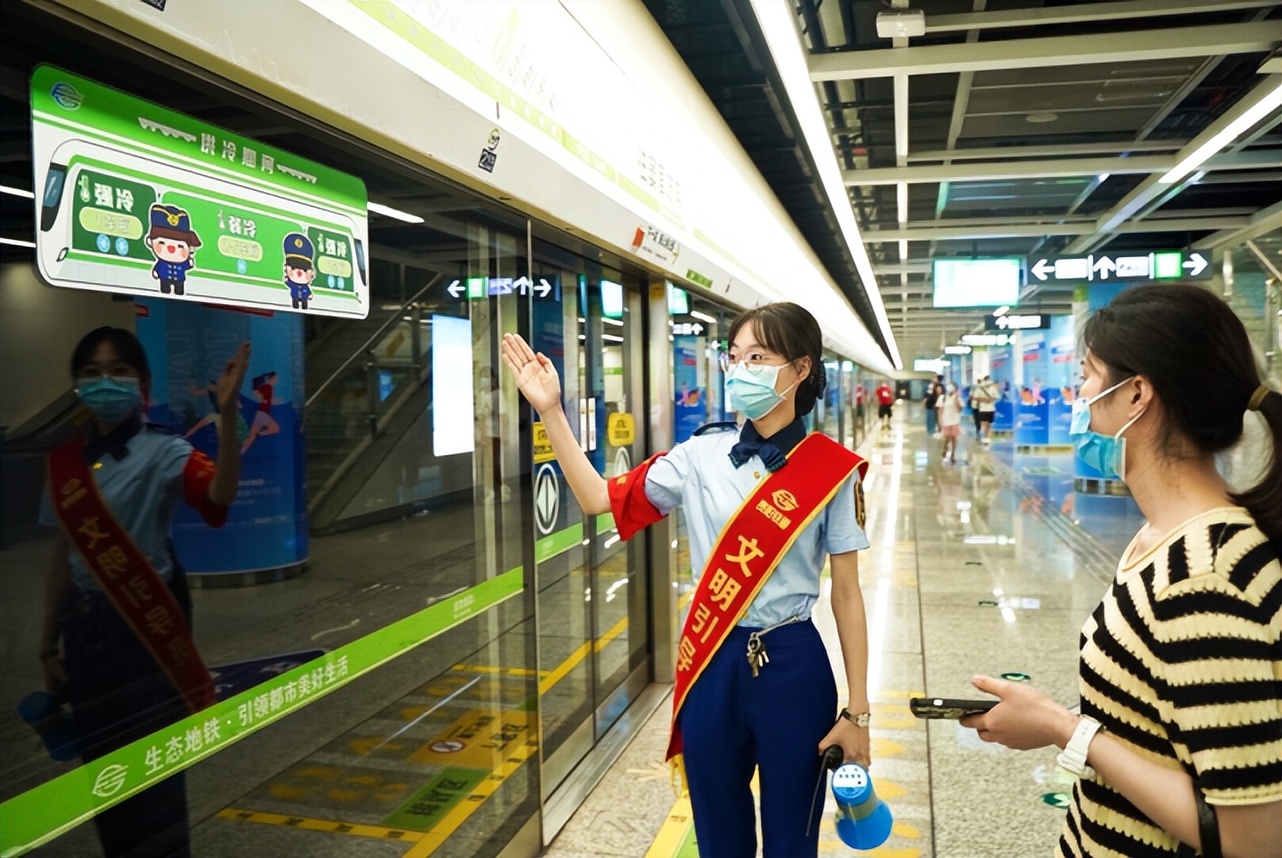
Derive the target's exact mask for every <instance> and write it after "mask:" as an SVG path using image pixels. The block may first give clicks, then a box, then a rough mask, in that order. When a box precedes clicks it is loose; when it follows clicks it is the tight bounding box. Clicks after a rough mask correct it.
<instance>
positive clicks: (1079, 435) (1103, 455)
mask: <svg viewBox="0 0 1282 858" xmlns="http://www.w3.org/2000/svg"><path fill="white" fill-rule="evenodd" d="M1132 377H1133V376H1132ZM1130 380H1131V379H1129V378H1128V379H1125V380H1123V381H1119V382H1118V383H1117V384H1115V385H1113V386H1112V387H1110V388H1109V389H1108V390H1105V391H1104V392H1103V393H1097V394H1095V395H1094V396H1092V397H1091V398H1090V399H1081V398H1078V399H1074V400H1073V417H1072V421H1071V422H1070V423H1069V425H1068V436H1069V437H1070V438H1072V439H1073V445H1074V446H1075V447H1076V448H1077V457H1078V458H1079V459H1081V460H1082V461H1083V462H1085V463H1086V464H1088V465H1090V466H1091V467H1092V468H1094V469H1095V470H1097V471H1099V472H1100V473H1101V474H1103V475H1104V476H1105V477H1106V478H1108V479H1113V478H1117V479H1119V480H1121V481H1122V482H1126V439H1125V438H1123V437H1122V433H1123V432H1125V431H1126V430H1127V429H1130V428H1131V426H1132V425H1134V423H1135V421H1136V420H1139V419H1140V418H1141V417H1143V416H1144V412H1143V411H1141V412H1140V413H1139V414H1136V415H1135V417H1133V418H1132V419H1131V420H1130V421H1128V422H1127V423H1126V425H1125V426H1123V427H1122V428H1121V429H1118V430H1117V434H1116V435H1101V434H1100V433H1098V432H1092V431H1091V405H1092V404H1093V403H1095V402H1098V401H1099V400H1101V399H1103V398H1104V397H1105V396H1108V395H1109V394H1110V393H1112V392H1113V391H1115V390H1117V389H1118V388H1119V387H1121V386H1122V385H1123V384H1126V382H1128V381H1130ZM1146 410H1147V409H1146Z"/></svg>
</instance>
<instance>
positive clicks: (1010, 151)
mask: <svg viewBox="0 0 1282 858" xmlns="http://www.w3.org/2000/svg"><path fill="white" fill-rule="evenodd" d="M834 133H835V132H834ZM1180 146H1181V143H1180V141H1178V140H1144V141H1141V142H1138V143H1137V142H1134V141H1127V140H1118V141H1117V142H1116V143H1066V144H1064V145H1063V146H983V147H976V148H973V149H934V150H926V151H922V152H909V153H908V163H910V164H912V163H914V162H921V161H984V160H988V159H990V158H1045V157H1047V156H1049V155H1058V156H1063V155H1116V154H1117V153H1118V152H1174V151H1175V150H1176V149H1178V148H1180Z"/></svg>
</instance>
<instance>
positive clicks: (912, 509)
mask: <svg viewBox="0 0 1282 858" xmlns="http://www.w3.org/2000/svg"><path fill="white" fill-rule="evenodd" d="M896 412H897V414H896V418H895V420H894V422H893V424H892V429H891V431H890V432H886V433H881V434H877V433H874V434H872V435H870V436H869V438H868V440H867V441H866V443H865V444H864V445H863V446H862V447H861V449H860V452H861V454H862V455H864V456H866V457H867V458H869V459H870V461H871V463H872V467H871V470H870V472H869V473H870V476H869V479H868V483H867V486H866V491H865V497H866V500H867V504H868V507H867V508H868V519H867V530H868V536H869V538H870V539H871V541H872V547H871V548H870V549H869V550H868V551H866V552H864V553H863V554H861V556H860V575H861V578H862V580H863V591H864V603H865V606H866V609H867V612H868V626H869V647H870V652H871V656H870V664H869V690H870V697H871V700H872V713H873V717H872V754H873V766H872V770H871V771H872V775H873V779H874V783H875V786H876V789H877V793H878V795H879V796H880V797H881V798H882V800H883V801H885V802H886V803H887V804H888V805H889V806H890V807H891V809H892V811H893V813H894V816H895V826H894V829H893V832H892V835H891V837H890V839H889V840H888V841H887V842H886V843H885V844H884V845H883V846H881V847H880V848H878V849H876V850H873V851H871V852H866V853H865V852H859V853H856V852H854V851H853V850H851V849H850V848H849V847H847V846H845V845H844V844H843V843H842V842H841V841H840V840H839V839H838V838H837V835H836V831H835V828H834V825H833V818H832V814H833V810H834V808H835V805H834V803H833V799H832V795H831V792H830V791H828V798H827V806H826V808H825V813H824V815H823V817H822V819H821V820H820V826H821V827H820V847H819V853H820V855H854V854H861V855H863V854H867V855H871V856H883V858H892V856H893V858H922V857H923V856H949V858H1027V856H1032V855H1043V854H1048V853H1049V851H1050V850H1051V848H1052V846H1053V844H1054V842H1055V840H1056V839H1057V837H1058V836H1059V830H1060V826H1061V825H1062V823H1063V820H1064V813H1065V811H1064V807H1065V805H1066V803H1067V799H1068V792H1069V790H1070V789H1071V786H1072V781H1071V780H1070V776H1069V775H1068V774H1067V773H1066V772H1064V771H1063V770H1061V769H1059V768H1058V767H1057V766H1056V764H1055V749H1053V748H1046V749H1043V750H1040V751H1030V752H1026V753H1017V752H1014V751H1010V750H1007V749H1005V748H1002V747H999V746H995V745H987V744H985V743H984V742H982V741H980V740H979V738H978V737H977V735H976V734H975V731H973V730H968V729H964V728H962V727H961V726H959V725H958V724H957V723H956V722H953V721H929V722H927V721H921V720H918V719H916V718H914V717H913V716H912V714H911V713H910V712H909V709H908V698H910V697H913V696H916V695H920V694H923V693H926V694H929V695H932V696H941V697H976V696H981V695H979V694H978V693H977V692H976V691H975V690H974V689H973V688H971V686H970V684H969V682H968V681H967V680H968V677H970V676H971V675H972V674H976V673H987V674H990V675H993V676H1001V675H1006V676H1007V677H1008V678H1021V677H1027V678H1028V680H1029V681H1031V682H1033V683H1035V684H1037V685H1038V686H1039V687H1041V688H1043V689H1045V690H1046V691H1048V692H1049V693H1050V694H1051V695H1053V696H1054V697H1055V698H1056V699H1057V700H1059V701H1060V702H1062V703H1064V704H1066V705H1069V706H1071V705H1073V704H1074V703H1075V702H1076V700H1077V691H1076V687H1077V686H1076V675H1077V643H1078V631H1079V629H1080V627H1081V624H1082V622H1083V621H1084V620H1085V619H1086V617H1087V615H1088V613H1089V612H1090V611H1091V610H1092V609H1093V608H1094V607H1095V605H1096V603H1097V602H1098V600H1099V598H1100V596H1101V595H1102V594H1103V591H1104V589H1105V588H1106V586H1107V583H1108V581H1109V580H1110V579H1111V576H1112V572H1113V567H1114V564H1115V562H1116V558H1117V557H1118V556H1119V555H1120V553H1121V551H1122V549H1123V548H1124V547H1125V544H1126V542H1127V541H1128V540H1129V538H1130V534H1131V533H1133V532H1134V530H1135V529H1136V528H1137V527H1138V521H1136V520H1135V519H1134V516H1135V512H1134V506H1133V504H1132V503H1131V502H1130V501H1129V500H1128V499H1124V498H1104V499H1090V500H1089V501H1088V503H1087V504H1084V505H1083V506H1089V507H1090V509H1089V511H1088V512H1087V518H1085V519H1080V520H1079V519H1078V518H1077V517H1076V516H1077V510H1076V509H1075V503H1074V501H1075V498H1074V497H1073V495H1072V487H1073V479H1072V469H1073V458H1072V456H1073V454H1072V453H1065V452H1054V453H1050V454H1038V453H1032V452H1017V451H1016V448H1015V447H1014V445H1013V444H1012V443H1011V442H1010V441H1007V440H1002V439H996V440H995V441H994V443H993V444H992V446H991V447H985V446H982V445H980V444H979V443H978V442H976V441H975V439H974V438H973V436H971V437H967V438H964V439H963V440H962V441H961V448H960V453H959V455H958V462H957V464H956V465H953V464H947V463H944V462H943V461H941V457H940V455H939V451H938V442H937V441H934V440H932V439H930V438H929V436H927V435H926V433H925V430H924V428H923V427H922V420H921V415H920V409H919V408H917V407H916V406H913V407H911V408H904V407H903V404H902V403H901V405H900V406H898V407H897V408H896ZM904 412H906V413H904ZM1076 500H1080V499H1076ZM1092 501H1093V503H1092ZM1109 505H1111V508H1110V506H1109ZM829 591H830V586H829V585H828V584H827V583H826V584H825V587H824V590H823V593H824V595H823V596H822V597H821V599H820V602H819V604H818V605H817V606H816V608H815V612H814V617H815V622H816V624H817V625H818V626H819V628H820V630H821V632H822V633H823V636H824V639H825V641H827V643H828V652H829V657H830V659H831V660H832V662H833V664H834V665H835V666H836V668H837V670H838V671H840V649H839V646H838V642H837V633H836V627H835V625H834V624H833V622H832V614H831V611H830V609H829V604H828V599H827V594H828V593H829ZM839 675H840V674H839ZM839 696H840V698H841V699H842V700H844V699H845V689H844V688H839ZM669 715H670V706H669V705H668V703H666V702H665V704H664V705H663V706H660V707H659V709H658V710H657V711H656V712H655V714H654V716H653V717H652V718H651V720H650V721H649V723H648V724H647V725H646V727H645V728H644V730H643V731H642V732H641V734H640V735H639V736H638V738H637V739H636V740H635V741H634V742H633V743H632V745H631V746H630V747H629V748H628V750H627V751H626V752H625V753H624V754H623V756H622V757H621V758H620V760H619V761H618V763H617V764H615V766H614V767H613V769H612V770H611V771H610V772H609V773H608V774H607V775H606V776H605V778H604V779H603V780H602V782H601V784H600V785H599V786H598V787H597V789H596V790H595V791H594V793H593V794H592V796H591V797H590V798H589V799H588V801H587V802H586V803H585V804H584V805H583V806H582V807H581V808H580V809H579V811H578V812H577V813H576V814H575V816H574V817H573V818H572V819H571V820H570V822H569V823H568V824H567V825H566V827H565V829H564V830H563V831H562V832H561V833H560V835H559V836H558V837H557V838H556V840H555V841H553V843H552V844H551V846H550V847H549V848H548V849H547V850H546V852H545V853H544V854H545V855H547V856H548V857H549V858H601V856H632V857H633V858H635V856H642V855H644V856H646V858H691V856H697V855H698V851H697V844H696V842H695V838H694V831H693V825H692V823H691V819H690V810H689V803H688V801H687V800H684V799H675V798H674V795H673V792H672V788H671V786H670V784H669V778H668V772H667V768H666V767H665V766H663V765H662V762H661V761H662V758H663V752H664V748H665V747H666V743H667V728H668V717H669Z"/></svg>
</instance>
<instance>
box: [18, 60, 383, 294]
mask: <svg viewBox="0 0 1282 858" xmlns="http://www.w3.org/2000/svg"><path fill="white" fill-rule="evenodd" d="M31 124H32V150H33V158H32V163H33V165H34V169H35V182H36V186H35V198H36V208H37V211H36V222H37V230H36V260H37V264H38V266H39V269H40V274H41V276H42V277H44V279H45V280H46V281H48V282H49V283H50V284H52V285H54V286H66V287H70V288H74V289H92V290H98V291H106V292H124V293H129V294H134V295H147V296H151V297H162V298H172V299H177V300H194V301H200V302H205V303H217V304H224V305H231V306H239V307H246V308H252V309H258V310H287V311H298V312H309V313H317V314H321V315H327V316H344V317H349V318H364V317H365V316H367V315H368V314H369V274H368V267H367V265H366V248H367V246H368V241H369V239H368V233H369V229H368V223H367V215H366V208H365V206H366V194H365V185H364V183H363V182H362V181H361V180H360V179H358V178H356V177H355V176H349V175H347V174H345V173H341V172H339V171H337V170H332V169H330V168H328V167H324V166H322V165H320V164H316V163H314V162H312V161H308V160H306V159H304V158H299V157H297V156H295V155H291V154H290V153H288V152H285V151H282V150H280V149H275V148H273V147H271V146H264V145H262V144H261V143H258V142H257V141H254V140H251V139H249V138H247V137H241V136H239V135H237V134H233V133H231V132H229V131H226V130H224V129H222V128H219V127H217V126H214V125H210V124H208V123H206V122H204V121H202V120H199V119H195V118H193V117H190V116H184V115H183V114H181V113H175V112H174V111H171V110H167V109H165V108H163V107H159V106H158V105H155V104H152V103H150V102H147V101H143V100H142V99H138V98H134V97H133V96H130V95H127V94H125V93H123V92H120V91H118V90H115V89H111V88H109V87H106V86H103V85H101V84H97V83H94V82H93V81H90V80H86V79H85V78H82V77H78V76H77V75H73V74H71V73H69V72H66V71H63V70H61V69H58V68H55V67H53V66H47V65H46V66H40V67H39V68H37V69H36V70H35V73H34V74H33V75H32V77H31Z"/></svg>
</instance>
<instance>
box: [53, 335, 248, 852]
mask: <svg viewBox="0 0 1282 858" xmlns="http://www.w3.org/2000/svg"><path fill="white" fill-rule="evenodd" d="M248 361H249V344H248V343H245V344H244V345H242V346H241V347H240V348H239V349H238V350H237V352H236V355H235V357H234V358H233V359H232V360H230V361H228V362H227V365H226V368H225V369H224V370H223V372H222V375H221V376H220V377H219V379H218V381H217V384H216V386H215V388H216V394H215V395H216V400H217V402H218V412H219V420H220V422H221V430H220V432H219V435H220V437H221V438H230V437H234V434H235V431H236V419H237V415H238V412H239V408H240V406H239V393H238V391H239V390H240V385H241V383H242V381H243V379H244V377H245V365H246V364H247V363H248ZM71 373H72V377H73V379H74V381H75V385H76V393H77V394H78V395H79V397H80V400H81V401H82V402H83V403H84V404H85V406H86V407H88V409H89V410H90V411H91V412H92V413H93V416H94V420H93V421H92V422H91V423H90V425H89V431H88V435H87V436H86V437H81V438H76V439H75V440H73V441H71V442H69V443H68V444H65V445H63V446H61V447H58V448H57V449H55V450H53V451H52V452H51V453H50V454H49V461H48V470H49V478H50V489H51V491H50V494H49V496H48V497H47V498H46V501H45V504H44V507H43V509H42V510H41V521H42V522H43V523H45V524H49V525H54V526H57V527H58V528H59V531H58V534H57V536H56V537H55V546H54V554H53V559H52V562H51V564H50V566H49V573H48V577H47V579H46V585H45V609H44V622H43V630H42V634H41V639H40V660H41V662H42V664H43V665H44V672H45V684H46V686H47V687H48V689H49V692H50V694H52V695H53V696H54V697H55V698H60V699H63V700H66V701H67V702H69V703H70V704H71V707H72V712H73V714H74V716H75V717H74V720H75V724H76V731H77V734H78V735H77V743H78V747H79V751H80V755H81V758H82V759H83V760H84V761H85V762H86V763H87V762H90V761H92V760H96V759H99V758H100V757H102V756H104V755H105V754H108V753H109V752H111V751H114V750H116V749H117V748H120V747H122V746H124V745H126V744H128V743H130V742H133V741H136V740H138V739H141V738H143V737H145V736H147V735H149V734H151V733H153V732H155V731H156V730H159V729H161V728H163V727H165V726H166V725H168V724H171V723H173V722H174V721H175V720H177V719H178V718H181V717H184V716H186V715H188V714H190V713H194V712H197V711H199V710H200V709H202V708H203V707H204V706H207V705H208V704H209V703H211V702H212V701H213V683H212V680H211V679H210V677H209V673H208V671H207V670H206V669H205V667H204V665H203V663H202V662H201V660H200V656H199V653H197V652H196V650H195V645H194V643H192V641H191V632H190V617H191V598H190V596H189V594H188V591H187V586H186V578H185V577H184V576H183V573H182V569H181V567H180V566H179V565H178V563H177V560H176V558H175V557H174V556H173V553H172V547H171V543H170V526H171V524H172V522H173V518H174V514H175V512H176V511H177V507H178V504H179V502H180V501H181V500H183V499H185V500H186V501H187V503H188V504H190V505H191V506H193V507H195V508H196V510H197V511H199V512H200V514H201V516H202V517H203V518H204V520H205V521H206V522H207V523H208V524H210V525H211V526H214V527H218V526H221V525H222V524H223V522H224V521H226V518H227V508H228V507H229V506H230V505H231V503H232V501H233V500H235V498H236V490H237V484H238V482H239V478H240V450H239V448H238V447H237V445H236V444H235V443H234V442H233V443H220V444H219V445H218V461H217V466H216V467H215V463H214V462H212V461H210V460H209V458H208V457H207V456H205V455H204V454H203V453H200V452H199V451H196V450H194V449H192V446H191V444H189V443H187V442H186V441H185V440H183V439H181V438H177V437H175V436H173V435H168V434H165V433H163V432H157V431H153V430H151V429H148V428H147V427H146V426H145V425H144V424H143V421H142V410H143V403H144V402H146V400H147V396H148V393H149V388H150V385H151V372H150V369H149V366H148V362H147V355H146V353H145V352H144V351H143V348H142V345H141V344H140V343H139V342H138V338H137V337H135V336H134V335H133V334H132V333H130V332H129V331H126V330H123V329H120V328H109V327H104V328H98V329H97V330H94V331H92V332H90V333H89V334H87V335H86V336H85V337H84V339H82V340H81V341H80V343H79V345H77V346H76V349H75V352H74V353H73V355H72V359H71ZM55 501H56V502H55ZM161 744H162V746H163V742H161ZM159 762H160V769H161V770H162V771H163V768H164V763H165V760H164V758H163V756H162V758H161V759H160V761H159ZM152 771H155V770H154V769H153V770H152ZM131 774H132V773H131ZM94 823H95V824H96V826H97V828H98V836H99V839H100V840H101V841H102V846H103V851H104V852H105V854H106V855H107V856H108V858H116V857H117V856H142V855H148V856H151V855H156V856H159V855H164V856H186V855H189V854H190V842H189V833H188V824H187V798H186V787H185V782H184V779H183V775H182V774H181V773H179V774H175V775H172V776H170V777H168V778H165V779H163V780H160V781H158V782H157V783H156V784H155V785H154V786H151V787H148V788H147V789H146V790H145V791H144V792H142V793H140V794H139V795H136V796H134V797H132V798H129V799H126V800H125V801H123V802H121V803H120V804H118V805H116V806H115V807H112V808H110V809H108V810H103V811H101V812H99V813H98V814H97V816H95V817H94Z"/></svg>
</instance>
